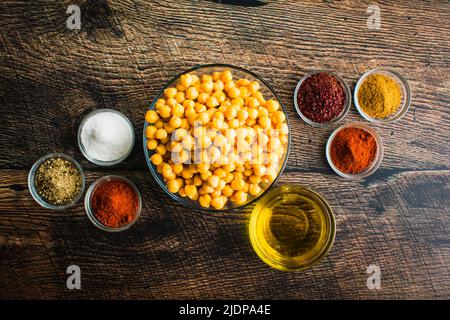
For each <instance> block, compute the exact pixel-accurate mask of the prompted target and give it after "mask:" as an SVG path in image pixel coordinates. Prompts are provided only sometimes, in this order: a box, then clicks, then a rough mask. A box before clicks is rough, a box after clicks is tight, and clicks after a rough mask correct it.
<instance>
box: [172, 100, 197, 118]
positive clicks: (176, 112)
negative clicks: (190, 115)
mask: <svg viewBox="0 0 450 320" xmlns="http://www.w3.org/2000/svg"><path fill="white" fill-rule="evenodd" d="M191 101H192V100H191ZM171 112H172V115H173V116H177V117H182V116H183V115H184V107H183V105H181V104H179V103H177V104H176V105H174V106H173V107H172V108H171Z"/></svg>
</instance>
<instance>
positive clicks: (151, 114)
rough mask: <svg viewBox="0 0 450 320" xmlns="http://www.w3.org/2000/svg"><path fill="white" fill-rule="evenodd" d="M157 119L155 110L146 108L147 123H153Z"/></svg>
mask: <svg viewBox="0 0 450 320" xmlns="http://www.w3.org/2000/svg"><path fill="white" fill-rule="evenodd" d="M158 119H159V116H158V113H157V112H156V111H155V110H148V111H147V113H146V114H145V121H147V122H148V123H155V122H156V121H158Z"/></svg>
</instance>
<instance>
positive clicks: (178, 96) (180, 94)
mask: <svg viewBox="0 0 450 320" xmlns="http://www.w3.org/2000/svg"><path fill="white" fill-rule="evenodd" d="M174 99H175V100H177V102H178V103H183V101H184V100H185V99H186V97H185V94H184V92H183V91H178V92H177V93H176V94H175V97H174Z"/></svg>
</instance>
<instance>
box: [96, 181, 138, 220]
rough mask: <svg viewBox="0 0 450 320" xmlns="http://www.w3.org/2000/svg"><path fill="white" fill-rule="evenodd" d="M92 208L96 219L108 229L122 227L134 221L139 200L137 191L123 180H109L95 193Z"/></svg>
mask: <svg viewBox="0 0 450 320" xmlns="http://www.w3.org/2000/svg"><path fill="white" fill-rule="evenodd" d="M91 206H92V210H93V213H94V214H95V217H96V218H97V219H98V220H99V221H100V222H101V223H103V224H104V225H106V226H108V227H120V226H123V225H126V224H128V223H130V222H131V221H133V219H134V217H135V215H136V213H137V210H138V207H139V199H138V195H137V194H136V191H135V190H134V189H133V188H132V187H131V186H130V185H129V184H128V183H126V182H124V181H122V180H109V181H106V182H103V183H102V184H100V185H99V186H98V187H97V188H96V189H95V190H94V192H93V194H92V199H91Z"/></svg>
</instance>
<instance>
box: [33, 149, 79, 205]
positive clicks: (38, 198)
mask: <svg viewBox="0 0 450 320" xmlns="http://www.w3.org/2000/svg"><path fill="white" fill-rule="evenodd" d="M50 158H62V159H65V160H67V161H70V162H72V163H73V164H74V165H75V167H76V168H77V169H78V171H79V172H80V175H81V189H80V192H79V194H78V195H77V196H76V197H75V198H74V199H73V200H72V201H71V202H70V203H67V204H65V205H61V206H55V205H52V204H50V203H47V202H46V201H45V200H44V199H43V198H42V197H41V196H40V195H39V193H38V192H37V190H36V187H35V185H34V179H35V178H36V171H37V169H38V168H39V167H40V166H41V164H42V163H44V161H46V160H48V159H50ZM85 185H86V177H85V176H84V172H83V169H82V168H81V166H80V164H79V163H78V162H77V161H75V159H73V158H72V157H69V156H68V155H65V154H63V153H49V154H47V155H45V156H43V157H41V158H39V159H38V160H37V161H36V162H35V163H34V164H33V166H32V167H31V169H30V173H29V174H28V189H29V190H30V193H31V196H32V197H33V199H34V200H35V201H36V202H37V203H38V204H39V205H41V206H42V207H44V208H47V209H52V210H64V209H68V208H70V207H72V206H73V205H75V204H76V203H77V202H78V200H80V198H81V196H82V195H83V192H84V188H85Z"/></svg>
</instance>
